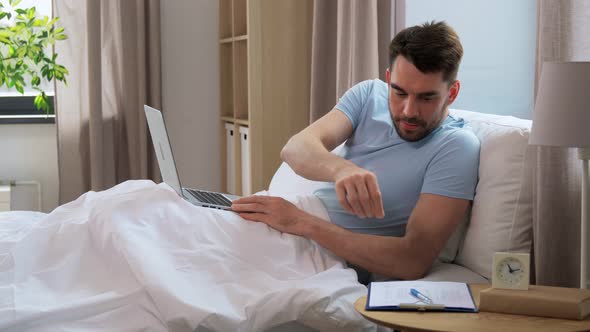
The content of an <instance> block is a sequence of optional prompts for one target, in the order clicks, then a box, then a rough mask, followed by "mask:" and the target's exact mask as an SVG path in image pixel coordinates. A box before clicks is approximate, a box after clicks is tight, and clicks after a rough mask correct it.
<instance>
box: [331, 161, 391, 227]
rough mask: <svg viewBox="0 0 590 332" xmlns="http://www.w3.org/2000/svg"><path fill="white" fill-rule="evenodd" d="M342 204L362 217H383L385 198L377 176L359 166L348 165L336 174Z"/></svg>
mask: <svg viewBox="0 0 590 332" xmlns="http://www.w3.org/2000/svg"><path fill="white" fill-rule="evenodd" d="M334 182H335V185H336V194H337V195H338V201H339V202H340V205H341V206H342V207H343V208H344V209H345V210H347V211H348V212H350V213H352V214H355V215H357V216H359V217H361V218H365V217H369V218H383V217H384V216H385V212H384V211H383V200H382V198H381V191H380V190H379V184H378V182H377V177H376V176H375V174H373V173H372V172H369V171H367V170H366V169H363V168H360V167H358V166H347V167H346V168H343V169H341V170H340V171H338V172H337V173H336V174H335V176H334Z"/></svg>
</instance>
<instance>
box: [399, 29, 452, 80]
mask: <svg viewBox="0 0 590 332" xmlns="http://www.w3.org/2000/svg"><path fill="white" fill-rule="evenodd" d="M398 55H402V56H403V57H404V58H406V59H407V60H408V61H410V62H411V63H412V64H413V65H414V66H415V67H416V68H418V70H420V71H421V72H423V73H437V72H440V71H442V73H443V80H445V81H446V82H447V83H449V84H450V83H452V82H453V81H455V79H457V72H458V71H459V64H460V63H461V58H462V57H463V46H461V41H460V40H459V36H458V35H457V33H456V32H455V30H454V29H453V28H451V27H450V26H449V25H448V24H446V23H445V22H444V21H441V22H435V21H432V22H427V23H424V24H422V25H416V26H413V27H409V28H406V29H404V30H402V31H400V32H399V33H398V34H397V35H395V37H394V38H393V40H392V41H391V44H390V45H389V68H390V70H391V69H392V66H393V63H394V61H395V59H396V58H397V56H398Z"/></svg>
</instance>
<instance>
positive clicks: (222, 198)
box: [143, 105, 239, 210]
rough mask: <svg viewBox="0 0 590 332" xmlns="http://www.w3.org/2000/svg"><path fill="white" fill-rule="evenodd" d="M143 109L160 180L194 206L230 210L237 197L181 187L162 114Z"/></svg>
mask: <svg viewBox="0 0 590 332" xmlns="http://www.w3.org/2000/svg"><path fill="white" fill-rule="evenodd" d="M143 108H144V110H145V117H146V119H147V123H148V128H149V131H150V135H151V136H152V143H153V144H154V150H155V152H156V156H157V158H158V165H159V166H160V173H161V174H162V180H163V181H164V182H165V183H166V184H167V185H169V186H170V187H172V188H173V189H174V191H176V193H177V194H178V195H179V196H180V197H182V198H184V199H185V200H187V201H189V202H190V203H192V204H194V205H197V206H202V207H207V208H214V209H221V210H231V202H232V201H233V200H236V199H238V198H239V196H235V195H229V194H222V193H218V192H212V191H206V190H197V189H190V188H183V187H182V186H181V184H180V179H179V178H178V172H177V171H176V163H175V162H174V157H173V156H172V147H171V146H170V140H169V139H168V132H167V131H166V125H165V124H164V117H163V116H162V112H160V111H159V110H157V109H155V108H152V107H149V106H147V105H144V106H143Z"/></svg>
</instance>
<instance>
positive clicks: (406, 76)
mask: <svg viewBox="0 0 590 332" xmlns="http://www.w3.org/2000/svg"><path fill="white" fill-rule="evenodd" d="M385 76H386V79H387V82H388V83H389V113H390V114H391V118H392V119H393V124H394V127H395V129H396V131H397V133H398V135H399V136H400V137H401V138H403V139H404V140H406V141H411V142H413V141H418V140H420V139H422V138H424V137H426V136H427V135H428V134H430V133H431V132H432V131H433V130H435V129H436V128H438V127H439V126H440V125H441V124H442V123H443V121H444V119H445V118H446V117H447V115H448V109H447V107H448V106H449V105H450V104H452V103H453V101H455V98H456V97H457V94H458V93H459V88H460V84H459V81H454V82H453V83H452V84H451V85H450V86H449V84H448V83H447V82H445V81H443V74H442V72H438V73H428V74H425V73H423V72H421V71H420V70H418V68H416V67H415V66H414V65H413V64H412V63H411V62H409V61H408V60H406V58H404V57H403V56H401V55H400V56H398V57H397V58H396V59H395V61H394V63H393V66H392V71H391V72H390V71H389V69H387V72H386V75H385Z"/></svg>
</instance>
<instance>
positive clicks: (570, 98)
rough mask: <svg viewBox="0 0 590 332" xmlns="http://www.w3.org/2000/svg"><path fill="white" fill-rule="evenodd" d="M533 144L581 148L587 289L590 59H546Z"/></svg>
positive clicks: (583, 257) (582, 260)
mask: <svg viewBox="0 0 590 332" xmlns="http://www.w3.org/2000/svg"><path fill="white" fill-rule="evenodd" d="M529 143H530V144H533V145H547V146H562V147H576V148H578V157H579V158H580V159H581V161H582V173H583V174H582V217H581V242H580V250H581V252H580V288H587V282H588V281H587V280H588V278H587V271H588V266H587V263H588V259H589V257H588V219H589V215H588V212H589V209H588V207H589V206H590V197H589V196H588V195H589V194H590V190H589V188H588V177H589V174H588V160H589V159H590V62H545V63H543V67H542V70H541V79H540V80H539V88H538V90H537V100H536V102H535V110H534V112H533V126H532V130H531V135H530V138H529Z"/></svg>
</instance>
